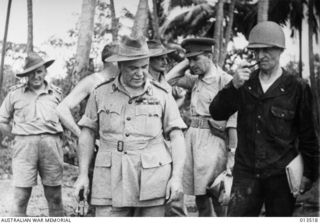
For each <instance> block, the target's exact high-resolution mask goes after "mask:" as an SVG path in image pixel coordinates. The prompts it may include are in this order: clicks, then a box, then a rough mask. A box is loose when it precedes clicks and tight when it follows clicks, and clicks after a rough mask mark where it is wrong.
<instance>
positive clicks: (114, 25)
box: [110, 0, 118, 41]
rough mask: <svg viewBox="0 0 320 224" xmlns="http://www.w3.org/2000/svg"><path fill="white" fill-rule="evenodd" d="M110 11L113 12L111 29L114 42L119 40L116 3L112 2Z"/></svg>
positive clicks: (111, 0)
mask: <svg viewBox="0 0 320 224" xmlns="http://www.w3.org/2000/svg"><path fill="white" fill-rule="evenodd" d="M110 11H111V29H112V40H113V41H116V40H117V39H118V19H117V17H116V10H115V8H114V1H113V0H110Z"/></svg>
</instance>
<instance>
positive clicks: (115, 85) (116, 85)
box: [111, 73, 152, 95]
mask: <svg viewBox="0 0 320 224" xmlns="http://www.w3.org/2000/svg"><path fill="white" fill-rule="evenodd" d="M120 76H121V73H120V74H119V75H118V76H117V77H116V78H115V79H114V80H113V82H112V92H111V93H114V92H116V91H120V92H123V93H125V94H126V95H128V94H127V91H126V90H125V88H124V87H123V85H122V83H121V82H120ZM150 81H151V79H150V77H147V78H146V82H145V84H144V87H143V93H142V94H141V95H143V94H145V93H147V94H148V95H152V85H151V83H150Z"/></svg>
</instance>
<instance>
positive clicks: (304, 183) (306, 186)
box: [299, 176, 312, 194]
mask: <svg viewBox="0 0 320 224" xmlns="http://www.w3.org/2000/svg"><path fill="white" fill-rule="evenodd" d="M311 187H312V181H311V180H310V179H309V178H307V177H305V176H303V177H302V180H301V184H300V191H299V192H300V194H304V193H305V192H307V191H309V190H310V189H311Z"/></svg>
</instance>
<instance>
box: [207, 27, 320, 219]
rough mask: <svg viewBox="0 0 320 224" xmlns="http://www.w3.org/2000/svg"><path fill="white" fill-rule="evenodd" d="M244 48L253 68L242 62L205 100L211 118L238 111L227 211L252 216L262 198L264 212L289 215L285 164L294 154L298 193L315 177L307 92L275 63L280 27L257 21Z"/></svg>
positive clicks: (314, 140)
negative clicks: (299, 164)
mask: <svg viewBox="0 0 320 224" xmlns="http://www.w3.org/2000/svg"><path fill="white" fill-rule="evenodd" d="M248 48H249V49H252V50H253V51H254V53H255V56H256V60H257V61H258V63H259V69H257V70H255V71H253V72H250V70H249V69H248V68H247V67H246V66H245V65H244V66H242V67H240V68H239V69H238V70H237V71H236V73H235V75H234V78H233V80H232V81H231V82H230V83H229V84H228V85H227V86H226V87H225V88H224V89H222V90H221V91H220V92H219V93H218V95H217V96H216V97H215V98H214V100H213V101H212V103H211V105H210V113H211V115H212V117H213V118H214V119H217V120H223V119H226V118H227V117H229V116H230V115H231V114H232V113H234V112H235V111H238V129H237V130H238V148H237V151H236V156H235V166H234V170H233V175H234V180H233V186H232V192H231V201H230V204H229V211H228V215H229V216H258V215H259V213H260V210H261V207H262V205H263V203H264V204H265V208H266V215H267V216H291V215H292V213H293V209H294V204H295V197H294V194H293V193H292V191H291V190H290V187H289V182H288V180H287V176H286V167H287V166H288V164H290V162H291V161H293V160H294V159H295V158H296V157H297V155H298V153H300V154H301V156H302V158H303V162H304V167H303V168H304V172H303V177H302V181H301V184H300V193H304V192H306V191H307V190H309V189H310V188H311V186H312V182H313V181H315V180H316V179H317V177H318V162H319V151H318V142H317V137H316V133H315V129H314V124H313V119H312V118H313V114H312V94H311V90H310V87H309V85H308V84H307V83H305V82H303V81H302V80H299V79H298V78H297V77H294V76H293V75H291V74H288V72H287V71H285V70H284V69H282V68H281V67H280V64H279V59H280V56H281V54H282V52H283V50H284V49H285V37H284V33H283V31H282V28H281V27H280V26H279V25H278V24H276V23H274V22H270V21H266V22H262V23H259V24H257V25H256V26H255V27H254V28H253V29H252V30H251V32H250V35H249V46H248Z"/></svg>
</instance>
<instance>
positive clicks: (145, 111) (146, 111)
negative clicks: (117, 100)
mask: <svg viewBox="0 0 320 224" xmlns="http://www.w3.org/2000/svg"><path fill="white" fill-rule="evenodd" d="M136 115H137V116H140V115H144V116H148V117H161V109H160V107H159V105H139V106H137V107H136Z"/></svg>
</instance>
